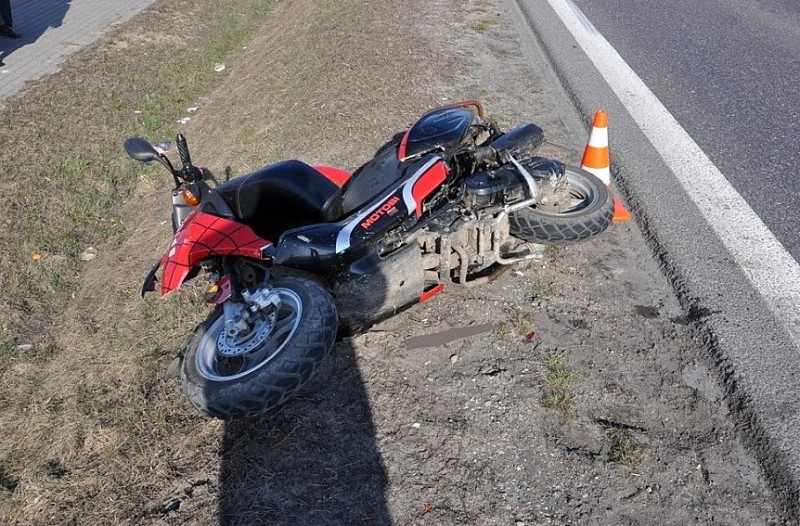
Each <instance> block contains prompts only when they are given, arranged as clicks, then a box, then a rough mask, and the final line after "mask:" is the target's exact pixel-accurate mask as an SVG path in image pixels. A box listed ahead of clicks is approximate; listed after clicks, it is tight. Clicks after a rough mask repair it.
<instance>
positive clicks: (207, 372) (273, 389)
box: [181, 277, 338, 419]
mask: <svg viewBox="0 0 800 526" xmlns="http://www.w3.org/2000/svg"><path fill="white" fill-rule="evenodd" d="M272 290H273V291H274V292H277V293H278V294H279V296H280V298H281V308H280V309H279V310H278V311H277V312H276V313H275V315H274V317H272V318H270V319H268V320H263V321H260V322H259V323H260V325H259V324H256V325H255V327H254V329H253V332H252V333H251V334H252V336H251V338H250V339H246V338H244V339H241V341H239V342H235V343H232V342H230V341H229V340H228V339H226V336H225V335H221V334H222V331H223V329H224V326H225V316H224V313H223V309H222V308H221V307H218V308H217V309H215V310H214V312H212V313H211V314H210V315H209V317H208V318H207V319H206V320H205V321H204V322H203V323H202V324H200V325H199V326H198V327H197V329H196V330H195V332H194V334H193V335H192V337H191V339H190V340H189V342H188V343H187V347H186V352H185V355H184V359H183V370H182V375H181V378H182V383H183V391H184V394H185V395H186V397H187V398H188V399H189V401H190V402H191V403H192V405H193V406H194V407H196V408H197V409H198V410H200V411H201V412H202V413H204V414H206V415H208V416H213V417H217V418H221V419H242V418H254V417H257V416H260V415H262V414H264V413H266V412H267V411H269V410H271V409H273V408H275V407H277V406H279V405H281V404H283V403H284V402H286V401H287V400H288V399H289V398H291V397H292V396H293V395H294V394H295V393H296V392H297V391H298V390H299V389H300V388H301V387H303V385H305V384H306V383H307V382H308V381H309V380H310V379H311V377H312V376H313V375H314V373H315V372H316V371H317V370H318V369H319V366H320V364H321V363H322V362H323V361H324V360H325V358H326V357H327V356H328V355H329V354H330V352H331V350H332V349H333V345H334V341H335V339H336V330H337V325H338V317H337V313H336V307H335V305H334V303H333V299H332V298H331V296H330V295H329V294H328V292H327V291H326V290H325V289H324V288H323V287H322V286H321V285H319V284H318V283H317V282H315V281H313V280H310V279H307V278H301V277H287V278H280V279H275V280H274V282H273V284H272ZM255 338H258V339H257V340H254V339H255ZM220 342H223V343H222V345H223V348H220ZM236 345H239V347H237V346H236Z"/></svg>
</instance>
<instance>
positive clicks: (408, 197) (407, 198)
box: [403, 157, 441, 214]
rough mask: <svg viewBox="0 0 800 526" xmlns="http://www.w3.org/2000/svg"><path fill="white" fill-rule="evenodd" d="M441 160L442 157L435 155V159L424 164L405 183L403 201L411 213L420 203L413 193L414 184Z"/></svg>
mask: <svg viewBox="0 0 800 526" xmlns="http://www.w3.org/2000/svg"><path fill="white" fill-rule="evenodd" d="M440 160H441V158H440V157H434V158H433V159H431V160H430V161H428V162H427V163H425V164H424V165H423V166H422V168H420V169H419V170H417V173H415V174H414V175H413V177H411V179H409V180H408V182H407V183H406V184H405V187H404V188H403V202H404V203H405V204H406V208H407V209H408V213H409V214H413V213H414V211H415V210H416V209H417V204H418V203H417V202H416V201H414V194H413V191H414V185H415V184H417V181H419V179H420V177H422V176H423V175H425V172H427V171H428V169H429V168H430V167H431V166H433V165H434V164H436V163H438V162H439V161H440Z"/></svg>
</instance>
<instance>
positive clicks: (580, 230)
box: [508, 166, 614, 245]
mask: <svg viewBox="0 0 800 526" xmlns="http://www.w3.org/2000/svg"><path fill="white" fill-rule="evenodd" d="M565 175H566V178H567V182H568V183H569V186H570V196H571V202H570V205H569V207H568V208H567V209H566V210H564V211H560V212H557V211H550V210H547V209H544V208H541V207H536V206H529V207H527V208H522V209H520V210H516V211H514V212H511V213H510V214H509V215H508V220H509V224H510V227H511V235H513V236H515V237H518V238H521V239H524V240H525V241H529V242H532V243H540V244H543V245H568V244H572V243H578V242H580V241H584V240H586V239H588V238H590V237H592V236H596V235H597V234H600V233H601V232H603V231H604V230H605V229H606V228H608V225H610V224H611V219H612V217H613V216H614V202H613V200H612V199H611V194H610V193H609V191H608V189H607V188H606V186H605V185H604V184H603V182H602V181H601V180H600V179H598V178H597V177H596V176H594V175H593V174H591V173H589V172H587V171H586V170H583V169H581V168H578V167H575V166H567V167H566V172H565Z"/></svg>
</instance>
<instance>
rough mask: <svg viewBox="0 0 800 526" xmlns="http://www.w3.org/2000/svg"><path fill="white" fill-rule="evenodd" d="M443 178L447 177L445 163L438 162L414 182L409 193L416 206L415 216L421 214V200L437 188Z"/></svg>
mask: <svg viewBox="0 0 800 526" xmlns="http://www.w3.org/2000/svg"><path fill="white" fill-rule="evenodd" d="M445 179H447V165H446V164H444V163H443V162H438V163H436V164H434V165H433V166H431V168H430V170H428V171H427V172H425V173H424V174H422V177H420V178H419V179H417V180H416V181H415V182H414V186H413V188H412V189H411V195H412V196H413V198H414V203H416V206H417V207H416V210H415V213H416V215H417V217H420V216H421V215H422V200H423V199H425V198H426V197H428V196H429V195H430V194H431V193H432V192H433V191H434V190H436V189H437V188H439V185H441V184H442V183H443V182H444V180H445Z"/></svg>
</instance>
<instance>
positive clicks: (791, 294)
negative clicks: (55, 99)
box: [548, 0, 800, 347]
mask: <svg viewBox="0 0 800 526" xmlns="http://www.w3.org/2000/svg"><path fill="white" fill-rule="evenodd" d="M548 2H549V3H550V6H551V7H552V8H553V10H554V11H555V12H556V13H557V14H558V16H559V18H561V21H562V22H563V23H564V25H566V26H567V28H568V29H569V31H570V32H571V33H572V35H573V36H574V37H575V40H576V41H577V42H578V44H579V45H580V46H581V48H583V51H584V52H585V53H586V55H587V56H588V57H589V59H590V60H591V61H592V62H593V63H594V65H595V67H597V69H598V71H599V72H600V74H601V75H602V76H603V78H604V79H605V80H606V82H607V83H608V85H609V86H610V87H611V89H612V90H613V91H614V93H615V94H616V95H617V97H618V98H619V100H620V101H621V102H622V104H623V105H624V106H625V108H626V109H627V110H628V112H629V113H630V115H631V117H633V120H634V121H635V122H636V124H637V125H638V126H639V128H641V130H642V131H643V132H644V134H645V136H646V137H647V138H648V139H649V140H650V142H651V143H652V144H653V146H654V147H655V149H656V151H658V152H659V154H660V155H661V157H662V158H663V159H664V161H665V162H666V164H667V166H668V167H669V168H670V169H671V170H672V172H673V173H674V174H675V176H676V177H677V179H678V181H679V182H680V183H681V184H682V185H683V187H684V189H685V190H686V192H687V193H688V195H689V197H690V198H691V199H692V200H693V201H694V203H695V204H696V205H697V207H698V208H699V209H700V212H701V214H702V215H703V217H704V218H705V219H706V221H708V223H709V224H710V225H711V227H712V228H713V229H714V231H715V232H716V233H717V235H718V236H719V237H720V239H721V240H722V242H723V243H724V244H725V246H726V247H727V249H728V251H729V252H730V253H731V255H732V256H733V258H734V260H735V261H736V263H737V264H738V265H739V266H740V267H741V268H742V270H743V271H744V273H745V274H746V275H747V277H748V278H749V279H750V281H751V282H752V283H753V285H754V286H755V288H756V290H758V291H759V292H760V293H761V295H762V296H763V297H764V299H765V301H766V302H767V304H768V305H769V307H770V309H771V310H772V312H773V314H774V315H775V317H776V318H777V319H778V320H779V321H780V322H781V323H782V324H783V326H784V327H785V328H786V330H787V331H788V332H789V334H790V336H791V338H792V340H793V341H794V343H795V346H796V347H800V345H798V344H800V314H799V312H800V265H798V264H797V262H796V261H795V260H794V259H793V258H792V256H790V255H789V253H788V252H787V251H786V249H785V248H784V247H783V245H781V243H780V242H779V241H778V240H777V239H776V238H775V236H774V235H773V234H772V232H770V230H769V229H768V228H767V226H766V225H765V224H764V222H763V221H761V218H759V217H758V215H756V213H755V212H754V211H753V210H752V209H751V208H750V206H749V205H748V204H747V202H746V201H745V200H744V199H743V198H742V196H741V195H739V193H738V192H737V191H736V190H735V189H734V188H733V187H732V186H731V185H730V183H728V181H727V179H725V176H724V175H722V173H721V172H720V171H719V169H718V168H717V167H716V166H714V164H713V163H712V162H711V160H710V159H709V158H708V157H707V156H706V154H705V153H703V151H702V150H701V149H700V147H699V146H698V145H697V143H695V142H694V140H693V139H692V138H691V137H690V136H689V134H688V133H686V130H684V129H683V128H682V127H681V125H680V124H678V121H676V120H675V118H674V117H673V116H672V114H671V113H670V112H669V111H667V109H666V108H665V107H664V105H663V104H661V102H660V101H659V100H658V98H656V96H655V95H654V94H653V92H652V91H650V89H649V88H648V87H647V86H646V85H645V84H644V82H643V81H642V79H640V78H639V76H638V75H636V73H635V72H634V71H633V70H632V69H631V68H630V66H628V64H627V63H626V62H625V61H624V60H623V59H622V57H621V56H620V55H619V53H617V51H616V50H615V49H614V48H613V47H612V46H611V44H609V43H608V41H607V40H606V39H605V38H604V37H603V35H601V34H600V32H599V31H598V30H597V29H596V28H595V27H594V26H593V25H592V23H591V22H590V21H589V20H588V19H587V18H586V16H585V15H584V14H583V13H582V12H581V11H580V9H578V7H577V6H575V4H573V3H572V1H571V0H548ZM687 242H689V243H691V242H692V240H687Z"/></svg>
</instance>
